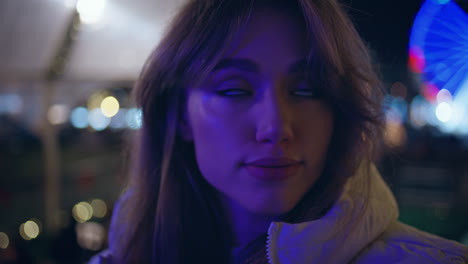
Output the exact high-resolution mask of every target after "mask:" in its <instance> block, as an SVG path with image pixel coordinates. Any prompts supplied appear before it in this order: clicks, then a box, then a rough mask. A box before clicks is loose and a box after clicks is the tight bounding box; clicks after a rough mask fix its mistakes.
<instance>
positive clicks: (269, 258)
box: [266, 232, 273, 264]
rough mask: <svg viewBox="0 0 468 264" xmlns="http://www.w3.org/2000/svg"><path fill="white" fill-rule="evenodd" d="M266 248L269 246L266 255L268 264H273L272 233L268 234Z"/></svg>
mask: <svg viewBox="0 0 468 264" xmlns="http://www.w3.org/2000/svg"><path fill="white" fill-rule="evenodd" d="M266 246H267V250H266V254H267V259H268V263H269V264H273V262H272V261H271V255H270V232H268V234H267V245H266Z"/></svg>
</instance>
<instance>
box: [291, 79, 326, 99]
mask: <svg viewBox="0 0 468 264" xmlns="http://www.w3.org/2000/svg"><path fill="white" fill-rule="evenodd" d="M292 86H293V87H295V89H291V90H290V93H291V95H294V96H300V97H309V98H317V97H319V96H320V93H319V91H318V89H316V88H314V85H313V84H312V83H311V82H309V81H306V80H299V81H297V82H295V83H294V84H293V85H292Z"/></svg>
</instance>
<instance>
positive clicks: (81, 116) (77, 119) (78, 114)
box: [70, 107, 89, 129]
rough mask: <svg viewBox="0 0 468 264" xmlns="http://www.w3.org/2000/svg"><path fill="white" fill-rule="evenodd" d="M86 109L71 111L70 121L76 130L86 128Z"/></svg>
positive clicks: (80, 108) (79, 108)
mask: <svg viewBox="0 0 468 264" xmlns="http://www.w3.org/2000/svg"><path fill="white" fill-rule="evenodd" d="M88 114H89V112H88V109H86V108H84V107H77V108H75V109H73V111H72V112H71V115H70V121H71V123H72V125H73V126H74V127H76V128H80V129H81V128H85V127H87V126H88Z"/></svg>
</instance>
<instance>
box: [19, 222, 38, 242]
mask: <svg viewBox="0 0 468 264" xmlns="http://www.w3.org/2000/svg"><path fill="white" fill-rule="evenodd" d="M19 233H20V235H21V237H22V238H23V239H24V240H31V239H34V238H36V237H37V236H38V235H39V233H40V229H39V225H38V224H37V223H36V222H35V221H33V220H29V221H26V222H25V223H22V224H21V225H20V230H19Z"/></svg>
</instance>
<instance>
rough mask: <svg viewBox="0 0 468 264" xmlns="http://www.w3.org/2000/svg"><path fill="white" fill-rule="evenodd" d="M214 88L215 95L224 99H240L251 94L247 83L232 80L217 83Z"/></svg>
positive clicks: (235, 79)
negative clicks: (224, 97)
mask: <svg viewBox="0 0 468 264" xmlns="http://www.w3.org/2000/svg"><path fill="white" fill-rule="evenodd" d="M215 87H216V91H215V92H216V94H218V95H220V96H226V97H242V96H248V95H251V94H252V91H251V89H250V88H251V86H250V84H249V82H248V81H246V80H243V79H239V78H234V79H228V80H223V81H221V82H219V83H218V84H217V85H215Z"/></svg>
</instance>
